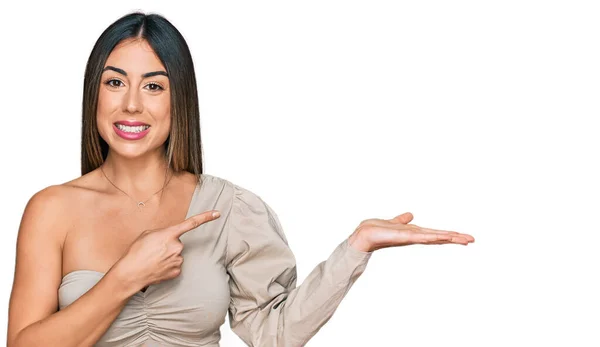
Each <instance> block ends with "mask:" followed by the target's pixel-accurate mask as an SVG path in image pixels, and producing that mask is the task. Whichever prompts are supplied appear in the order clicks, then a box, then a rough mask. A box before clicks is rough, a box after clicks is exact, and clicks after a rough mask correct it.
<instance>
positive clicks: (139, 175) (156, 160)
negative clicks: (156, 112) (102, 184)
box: [102, 148, 172, 199]
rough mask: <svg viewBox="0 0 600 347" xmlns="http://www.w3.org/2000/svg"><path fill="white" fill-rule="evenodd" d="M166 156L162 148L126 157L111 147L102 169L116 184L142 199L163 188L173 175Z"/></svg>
mask: <svg viewBox="0 0 600 347" xmlns="http://www.w3.org/2000/svg"><path fill="white" fill-rule="evenodd" d="M164 157H165V155H164V149H162V148H161V151H158V152H154V153H147V154H146V155H144V156H139V157H136V158H129V157H124V156H122V155H119V154H118V153H114V152H112V151H111V150H110V149H109V151H108V155H107V157H106V160H105V161H104V163H103V164H102V170H103V171H104V174H106V176H107V177H108V179H110V181H111V182H112V183H113V184H114V185H116V186H117V187H119V188H120V189H122V190H124V191H125V192H127V194H129V195H131V196H132V197H134V198H140V199H142V198H145V197H147V196H149V195H150V194H152V193H155V192H156V191H158V190H159V189H161V188H162V187H163V186H164V185H165V184H166V182H167V180H168V179H169V178H170V177H171V175H172V170H170V169H169V170H168V171H167V162H166V160H165V159H164ZM106 183H107V184H108V185H110V186H112V185H111V184H110V183H109V182H106Z"/></svg>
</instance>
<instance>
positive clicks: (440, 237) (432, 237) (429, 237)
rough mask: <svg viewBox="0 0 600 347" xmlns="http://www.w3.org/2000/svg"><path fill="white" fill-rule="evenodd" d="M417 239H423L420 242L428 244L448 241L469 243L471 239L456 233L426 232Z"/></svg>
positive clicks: (446, 242)
mask: <svg viewBox="0 0 600 347" xmlns="http://www.w3.org/2000/svg"><path fill="white" fill-rule="evenodd" d="M417 239H420V240H421V241H420V242H419V243H422V244H427V245H441V244H448V243H457V244H461V245H467V244H469V241H468V240H467V239H466V238H464V237H462V236H460V235H454V234H433V233H424V234H420V235H419V236H417Z"/></svg>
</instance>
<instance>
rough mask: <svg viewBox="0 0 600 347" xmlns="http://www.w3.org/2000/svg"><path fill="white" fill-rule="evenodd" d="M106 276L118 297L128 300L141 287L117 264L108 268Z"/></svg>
mask: <svg viewBox="0 0 600 347" xmlns="http://www.w3.org/2000/svg"><path fill="white" fill-rule="evenodd" d="M106 276H107V277H108V278H109V280H110V281H111V282H112V283H114V290H115V294H116V295H118V296H119V297H124V298H129V297H131V296H133V295H134V294H135V293H137V292H138V291H139V290H140V289H141V288H142V287H143V285H142V284H140V283H137V281H135V279H134V276H132V275H131V274H130V273H128V272H127V271H126V269H125V268H124V267H123V266H121V265H120V263H119V262H117V263H116V264H115V265H113V267H111V268H110V270H109V271H108V272H107V273H106Z"/></svg>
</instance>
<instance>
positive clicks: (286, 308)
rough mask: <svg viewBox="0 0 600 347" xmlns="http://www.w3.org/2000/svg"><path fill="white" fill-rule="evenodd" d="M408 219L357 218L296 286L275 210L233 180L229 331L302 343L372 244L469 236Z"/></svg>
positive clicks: (260, 341) (256, 340) (251, 341)
mask: <svg viewBox="0 0 600 347" xmlns="http://www.w3.org/2000/svg"><path fill="white" fill-rule="evenodd" d="M411 220H412V214H410V213H404V214H401V215H399V216H397V217H395V218H392V219H390V220H381V219H368V220H364V221H363V222H361V223H360V225H359V226H358V227H357V228H356V230H355V231H354V233H353V234H352V235H350V237H349V238H347V239H345V240H344V241H343V242H342V243H340V244H339V245H338V246H337V247H336V248H335V249H334V251H333V252H332V253H331V255H330V256H329V257H328V259H327V260H325V261H323V262H321V263H320V264H318V265H317V266H316V267H315V268H314V269H313V270H312V272H311V273H310V274H309V275H308V276H307V277H306V279H305V280H304V282H303V283H302V285H300V286H298V287H296V260H295V257H294V255H293V253H292V251H291V249H290V247H289V246H288V242H287V240H286V237H285V234H284V232H283V228H282V227H281V224H280V222H279V219H278V217H277V215H276V214H275V212H274V211H273V210H272V209H271V208H270V206H269V205H268V204H267V203H265V202H264V201H263V200H262V199H261V198H260V197H258V196H257V195H256V194H254V193H252V192H250V191H248V190H246V189H244V188H242V187H239V186H237V185H233V200H232V209H231V211H230V214H229V217H228V219H227V225H226V228H227V234H228V241H227V244H228V246H227V254H226V263H227V271H228V273H229V276H230V279H229V284H230V293H231V301H230V305H229V323H230V326H231V328H232V330H233V331H234V332H235V333H236V334H237V335H238V336H239V337H240V338H241V339H242V340H244V342H246V344H248V345H249V346H267V347H274V346H278V347H279V346H285V347H288V346H294V347H296V346H303V345H305V344H306V343H307V342H308V340H309V339H310V338H312V337H313V336H314V335H315V334H316V333H317V332H318V331H319V329H320V328H321V327H322V326H323V325H324V324H325V323H326V322H327V321H328V320H329V319H330V318H331V316H332V315H333V313H334V312H335V310H336V309H337V307H338V306H339V304H340V302H341V301H342V299H343V298H344V297H345V295H346V293H347V292H348V290H350V288H351V287H352V285H353V284H354V282H355V281H356V280H357V279H358V277H359V276H360V275H361V274H362V273H363V272H364V271H365V268H366V266H367V263H368V260H369V258H370V257H371V255H372V252H373V251H374V250H376V249H380V248H384V247H392V246H402V245H409V244H417V243H420V244H442V243H459V244H468V243H470V242H473V241H474V239H473V237H472V236H470V235H466V234H460V233H457V232H453V231H444V230H435V229H428V228H421V227H419V226H416V225H413V224H408V223H409V222H410V221H411Z"/></svg>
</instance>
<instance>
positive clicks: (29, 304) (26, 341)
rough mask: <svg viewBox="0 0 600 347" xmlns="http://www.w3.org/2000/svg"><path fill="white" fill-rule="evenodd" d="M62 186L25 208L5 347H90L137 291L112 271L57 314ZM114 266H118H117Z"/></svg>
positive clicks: (37, 196)
mask: <svg viewBox="0 0 600 347" xmlns="http://www.w3.org/2000/svg"><path fill="white" fill-rule="evenodd" d="M63 189H64V187H61V186H50V187H48V188H46V189H43V190H41V191H40V192H38V193H36V194H35V195H34V196H33V197H32V198H31V199H30V200H29V202H28V203H27V206H26V207H25V212H24V213H23V218H22V220H21V225H20V227H19V233H18V236H17V249H16V253H17V255H16V262H15V273H14V282H13V287H12V293H11V297H10V303H9V313H8V315H9V317H8V332H7V346H8V347H21V346H28V347H29V346H64V347H69V346H92V345H94V344H95V343H96V342H97V341H98V340H99V339H100V337H101V336H102V335H103V334H104V333H105V332H106V330H108V328H109V327H110V325H111V324H112V322H113V321H114V320H115V319H116V318H117V316H118V315H119V313H120V312H121V310H122V309H123V307H124V306H125V304H126V303H127V301H128V300H129V298H130V297H131V296H133V295H134V294H135V293H136V292H137V290H138V289H137V288H135V286H134V285H133V284H128V283H127V281H126V278H124V276H123V275H121V273H120V272H119V268H118V267H117V266H113V268H111V270H110V271H108V272H107V273H106V275H105V276H104V277H102V279H101V280H100V281H99V282H98V283H97V284H96V285H95V286H94V287H92V288H91V289H90V290H89V291H87V292H86V293H85V294H83V295H82V296H81V297H80V298H79V299H77V300H75V301H74V302H73V303H71V304H70V305H69V306H67V307H66V308H64V309H63V310H60V311H58V288H59V286H60V282H61V280H62V244H63V243H62V242H63V240H64V237H65V232H64V230H65V229H66V225H65V224H66V223H67V220H66V219H65V218H64V217H61V216H64V212H63V211H64V208H65V199H66V198H67V197H66V196H65V194H64V190H63ZM117 264H118V263H117Z"/></svg>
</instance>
